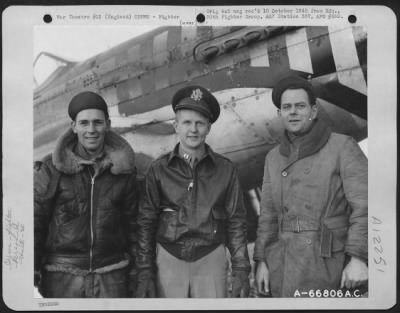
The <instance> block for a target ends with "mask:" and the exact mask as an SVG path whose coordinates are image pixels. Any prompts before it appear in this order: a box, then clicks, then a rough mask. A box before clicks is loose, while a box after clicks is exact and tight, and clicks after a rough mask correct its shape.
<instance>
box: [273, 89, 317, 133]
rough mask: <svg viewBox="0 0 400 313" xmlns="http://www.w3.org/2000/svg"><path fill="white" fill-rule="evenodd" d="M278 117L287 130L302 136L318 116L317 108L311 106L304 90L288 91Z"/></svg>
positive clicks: (282, 100)
mask: <svg viewBox="0 0 400 313" xmlns="http://www.w3.org/2000/svg"><path fill="white" fill-rule="evenodd" d="M278 115H279V116H280V117H281V119H282V121H283V125H284V126H285V128H286V130H287V131H289V132H291V133H293V134H296V135H301V134H303V133H305V132H306V131H307V130H308V129H309V128H310V127H311V125H312V122H313V121H312V120H314V119H315V118H316V116H317V106H316V105H311V104H310V100H309V97H308V94H307V92H306V91H305V90H304V89H287V90H285V91H284V92H283V93H282V96H281V108H280V110H278Z"/></svg>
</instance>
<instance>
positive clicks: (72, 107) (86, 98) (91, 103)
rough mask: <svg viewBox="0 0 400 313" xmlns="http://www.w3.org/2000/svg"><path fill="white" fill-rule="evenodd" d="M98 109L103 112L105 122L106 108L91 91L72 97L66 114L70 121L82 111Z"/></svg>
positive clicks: (101, 100) (106, 116) (100, 98)
mask: <svg viewBox="0 0 400 313" xmlns="http://www.w3.org/2000/svg"><path fill="white" fill-rule="evenodd" d="M87 109H98V110H101V111H103V112H104V116H105V118H106V120H108V108H107V103H106V102H105V101H104V99H103V98H102V97H101V96H100V95H98V94H97V93H94V92H92V91H84V92H81V93H79V94H77V95H76V96H74V97H73V98H72V100H71V102H70V103H69V106H68V114H69V116H70V118H71V119H72V120H75V118H76V115H77V114H78V113H79V112H80V111H83V110H87Z"/></svg>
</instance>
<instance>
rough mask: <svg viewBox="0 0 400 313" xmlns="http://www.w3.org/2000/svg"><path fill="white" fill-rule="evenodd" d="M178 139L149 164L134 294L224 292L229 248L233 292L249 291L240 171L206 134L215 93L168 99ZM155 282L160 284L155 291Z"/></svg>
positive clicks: (184, 92)
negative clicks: (226, 250) (170, 100)
mask: <svg viewBox="0 0 400 313" xmlns="http://www.w3.org/2000/svg"><path fill="white" fill-rule="evenodd" d="M172 107H173V110H174V112H175V113H176V117H175V123H174V125H175V130H176V132H177V134H178V137H179V143H178V144H177V145H176V146H175V148H174V150H173V151H172V152H170V153H168V154H166V155H164V156H162V157H160V158H159V159H157V160H156V161H155V162H153V164H152V165H151V167H150V169H149V171H148V174H147V176H146V180H145V190H144V195H143V201H142V202H141V205H140V210H139V213H138V226H139V228H138V231H139V232H138V252H137V262H136V263H137V268H138V286H137V296H138V297H145V296H150V297H154V296H155V295H156V294H155V289H157V291H158V296H159V297H170V298H187V297H192V298H194V297H196V298H204V297H207V298H217V297H225V296H226V290H227V258H226V252H225V245H227V247H228V249H229V252H230V255H231V260H232V277H233V282H232V296H233V297H239V296H243V297H246V296H247V295H248V293H249V278H248V275H249V271H250V263H249V257H248V252H247V240H246V234H247V230H246V211H245V208H244V206H243V201H242V192H241V189H240V186H239V180H238V176H237V170H236V169H235V167H234V166H233V164H232V163H231V161H230V160H228V159H226V158H225V157H223V156H221V155H219V154H217V153H215V152H214V151H213V150H212V149H211V148H210V147H209V146H208V145H207V144H206V143H205V140H206V137H207V135H208V133H209V132H210V129H211V124H212V123H214V122H215V121H216V120H217V118H218V116H219V113H220V107H219V104H218V101H217V100H216V99H215V97H214V96H213V95H212V94H211V93H210V92H208V91H207V90H206V89H204V88H202V87H199V86H190V87H186V88H183V89H181V90H179V91H178V92H177V93H176V94H175V95H174V97H173V99H172ZM155 287H157V288H155Z"/></svg>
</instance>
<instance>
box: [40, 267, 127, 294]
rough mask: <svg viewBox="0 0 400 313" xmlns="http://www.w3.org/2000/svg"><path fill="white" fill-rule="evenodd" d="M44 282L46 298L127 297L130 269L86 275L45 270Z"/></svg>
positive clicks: (43, 288) (43, 290)
mask: <svg viewBox="0 0 400 313" xmlns="http://www.w3.org/2000/svg"><path fill="white" fill-rule="evenodd" d="M42 284H43V285H42V292H43V297H45V298H126V297H127V296H128V270H127V268H123V269H118V270H113V271H110V272H106V273H101V274H100V273H90V274H87V275H85V276H81V275H74V274H71V273H66V272H50V271H43V278H42Z"/></svg>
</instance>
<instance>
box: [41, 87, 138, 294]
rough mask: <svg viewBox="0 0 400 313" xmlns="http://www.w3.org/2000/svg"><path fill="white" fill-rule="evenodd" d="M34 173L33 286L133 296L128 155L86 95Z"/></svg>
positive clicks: (95, 99) (98, 102) (133, 204)
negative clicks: (51, 149) (53, 147)
mask: <svg viewBox="0 0 400 313" xmlns="http://www.w3.org/2000/svg"><path fill="white" fill-rule="evenodd" d="M68 115H69V116H70V118H71V128H70V129H68V130H67V131H66V132H65V133H64V134H63V135H62V136H61V137H60V138H59V139H58V141H57V143H56V147H55V149H54V151H53V153H52V154H51V155H48V156H47V157H45V158H44V159H43V160H42V161H39V162H36V164H35V173H34V197H35V205H34V227H35V236H34V241H35V286H37V287H38V288H39V291H40V292H41V294H42V295H43V297H46V298H93V297H94V298H123V297H125V298H126V297H132V296H133V295H134V293H135V291H134V290H133V289H134V286H135V283H136V277H135V276H134V274H135V267H134V260H135V250H136V234H135V232H136V228H135V227H136V211H137V205H138V189H137V183H136V168H135V160H134V152H133V150H132V148H131V147H130V145H129V144H128V143H127V142H126V141H125V139H123V138H122V137H120V136H119V135H117V134H116V133H114V132H113V131H112V130H111V129H110V120H109V116H108V110H107V104H106V102H105V101H104V99H103V98H102V97H101V96H100V95H98V94H96V93H94V92H90V91H85V92H82V93H80V94H78V95H76V96H75V97H73V99H72V100H71V101H70V103H69V106H68Z"/></svg>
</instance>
